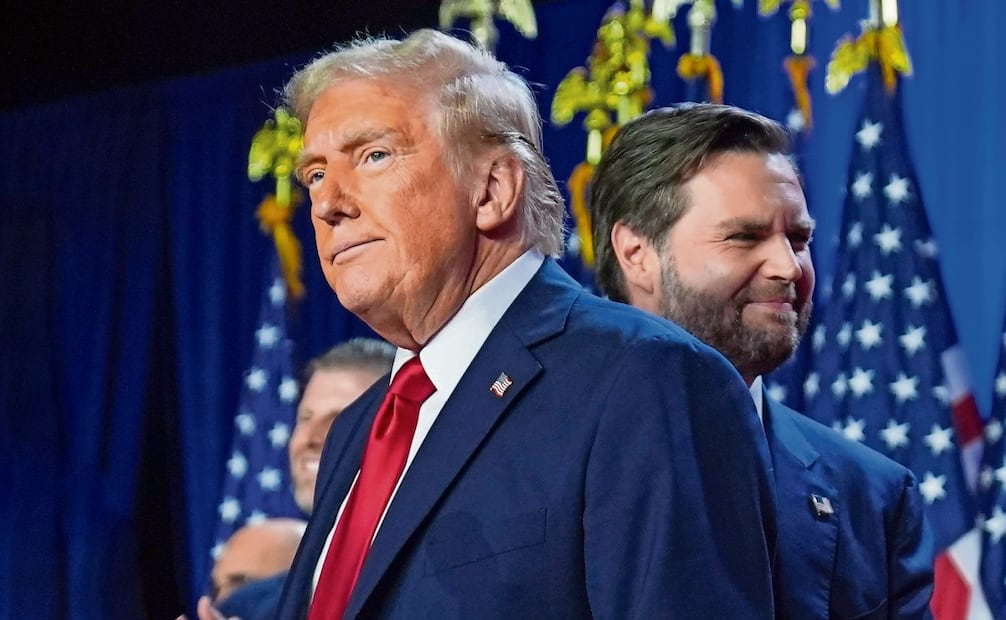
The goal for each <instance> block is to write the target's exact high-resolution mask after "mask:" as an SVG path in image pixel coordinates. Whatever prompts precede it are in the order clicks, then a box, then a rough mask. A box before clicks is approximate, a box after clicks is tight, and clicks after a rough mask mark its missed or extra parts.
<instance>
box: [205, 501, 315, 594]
mask: <svg viewBox="0 0 1006 620" xmlns="http://www.w3.org/2000/svg"><path fill="white" fill-rule="evenodd" d="M306 525H307V522H306V521H302V520H300V519H286V518H277V519H265V520H263V521H259V522H257V523H250V524H248V525H245V526H244V527H242V528H241V529H239V530H237V531H236V532H234V534H232V535H231V537H230V538H228V539H227V542H226V543H225V544H224V547H223V549H222V550H221V551H220V555H219V556H217V559H216V562H214V563H213V573H212V575H211V581H212V583H213V592H212V597H213V598H214V599H215V600H221V601H222V600H225V599H227V598H228V597H229V596H230V595H231V594H232V593H233V592H235V591H240V589H241V588H242V586H245V585H246V584H249V583H254V582H259V581H262V580H263V579H267V578H269V577H273V576H275V575H277V574H279V575H285V574H286V571H287V570H288V569H289V568H290V564H291V563H292V562H293V556H294V554H295V553H297V546H298V545H299V544H300V537H301V536H303V535H304V526H306Z"/></svg>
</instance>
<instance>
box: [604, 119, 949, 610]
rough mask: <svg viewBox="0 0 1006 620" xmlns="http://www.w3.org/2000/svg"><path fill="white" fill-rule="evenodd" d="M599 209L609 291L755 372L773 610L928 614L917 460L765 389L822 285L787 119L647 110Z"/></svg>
mask: <svg viewBox="0 0 1006 620" xmlns="http://www.w3.org/2000/svg"><path fill="white" fill-rule="evenodd" d="M591 211H592V215H593V224H592V225H593V233H594V241H595V256H596V257H597V279H598V283H599V285H600V287H601V289H602V290H603V291H604V293H605V294H607V295H608V296H609V297H610V298H611V299H613V300H615V301H621V302H624V303H629V304H632V305H634V306H637V307H639V308H642V309H644V310H647V311H649V312H652V313H654V314H658V315H660V316H663V317H665V318H668V319H671V320H672V321H675V322H676V323H678V324H679V325H681V326H682V327H684V328H685V329H687V330H688V331H690V332H691V333H692V334H694V335H695V336H697V337H698V338H699V339H700V340H702V341H703V342H705V343H707V344H709V345H711V346H713V347H715V348H716V349H718V350H719V351H720V352H721V353H722V354H723V355H724V356H726V358H727V359H729V360H730V361H731V362H732V363H733V365H734V366H735V367H736V368H737V370H738V372H739V373H740V374H741V376H742V377H743V378H744V380H745V382H747V384H748V386H749V388H750V391H751V397H752V398H753V399H754V402H755V405H756V408H757V411H758V413H759V415H760V417H761V418H762V421H763V423H764V428H765V433H766V434H767V435H768V439H769V446H770V449H771V453H772V458H773V462H774V465H775V481H776V490H777V496H778V500H777V501H778V506H777V511H778V512H777V514H778V536H779V546H778V554H777V561H776V565H775V570H774V579H775V582H776V586H775V587H776V606H777V612H776V613H777V614H778V617H780V618H854V617H856V618H858V617H867V616H868V617H870V618H921V617H925V616H926V615H927V613H928V604H929V598H930V595H931V593H932V579H933V552H934V550H933V541H932V537H931V534H930V533H929V531H928V529H927V527H926V526H925V523H924V520H923V512H922V502H921V499H920V497H919V493H918V490H917V486H916V481H915V478H914V476H913V475H912V473H911V472H910V471H909V470H907V469H906V468H904V467H902V466H901V465H899V464H897V463H895V462H893V461H891V460H889V459H887V458H886V457H884V456H882V455H881V454H879V453H877V452H875V451H873V450H871V449H869V448H867V447H865V446H863V445H860V444H858V443H855V442H853V441H850V440H848V439H846V438H845V437H843V436H841V435H839V434H838V433H836V432H834V431H833V430H832V429H830V428H827V427H825V426H823V425H821V424H818V423H817V422H814V421H813V420H811V419H809V418H807V417H805V416H803V415H800V414H799V413H797V412H795V411H793V410H792V409H789V408H788V407H786V406H785V405H783V404H781V403H779V402H776V401H774V400H772V399H771V398H769V397H768V396H767V395H766V394H764V392H763V389H762V380H761V375H763V374H765V373H767V372H770V371H772V370H774V369H775V368H777V367H778V366H779V365H780V364H782V363H783V362H784V361H786V360H787V359H788V358H789V357H790V356H791V355H792V354H793V352H794V350H795V349H796V346H797V344H798V343H799V341H800V338H801V337H802V336H803V334H804V331H805V330H806V328H807V324H808V321H809V319H810V313H811V305H812V304H811V298H812V294H813V290H814V268H813V264H812V263H811V256H810V242H811V237H812V233H813V230H814V221H813V220H812V219H811V217H810V215H809V214H808V212H807V204H806V201H805V199H804V195H803V189H802V187H801V185H800V179H799V177H798V175H797V171H796V169H795V167H794V164H793V162H792V161H791V160H790V157H789V136H788V135H787V134H786V132H785V130H783V129H782V128H781V127H780V126H779V125H777V124H776V123H774V122H773V121H771V120H769V119H766V118H764V117H762V116H759V115H757V114H753V113H750V112H747V111H744V110H741V109H739V108H734V107H730V106H718V105H710V104H695V105H687V104H686V105H682V106H679V107H677V108H664V109H660V110H654V111H652V112H649V113H647V114H645V115H643V116H642V117H640V118H637V119H635V120H633V121H631V122H629V123H627V124H626V125H625V126H623V127H622V128H621V129H620V130H619V132H618V134H617V135H616V136H615V139H614V141H613V142H612V144H611V146H610V147H609V149H608V150H607V152H606V153H605V154H604V156H603V157H602V160H601V162H600V164H599V165H598V168H597V170H596V172H595V175H594V179H593V185H592V196H591ZM705 423H706V424H710V425H716V424H719V420H718V419H716V418H715V417H713V416H710V417H709V418H708V419H707V420H706V421H705ZM757 432H759V433H760V432H761V431H757Z"/></svg>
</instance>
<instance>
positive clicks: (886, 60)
mask: <svg viewBox="0 0 1006 620" xmlns="http://www.w3.org/2000/svg"><path fill="white" fill-rule="evenodd" d="M871 60H875V61H877V62H879V63H880V72H881V74H882V75H883V78H884V89H885V90H886V91H887V92H888V94H894V91H895V89H896V88H897V86H898V83H897V76H896V73H900V74H902V75H906V76H907V75H911V74H912V60H911V58H909V56H908V49H907V48H906V47H905V37H904V35H903V34H902V32H901V27H900V26H897V25H895V26H883V27H879V28H872V29H869V30H866V31H864V32H863V34H861V35H860V36H859V38H857V39H853V38H851V37H848V36H846V37H843V38H842V39H841V40H840V41H839V42H838V45H837V46H836V47H835V51H834V52H832V53H831V60H829V61H828V70H827V75H826V76H825V80H824V84H825V88H826V89H827V90H828V92H829V93H831V94H835V93H838V92H841V91H842V89H844V88H845V87H846V85H847V84H848V83H849V80H850V79H851V78H852V76H853V75H855V74H857V73H859V72H861V71H863V70H865V69H866V67H867V65H869V63H870V61H871Z"/></svg>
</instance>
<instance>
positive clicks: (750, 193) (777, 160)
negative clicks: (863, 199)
mask: <svg viewBox="0 0 1006 620" xmlns="http://www.w3.org/2000/svg"><path fill="white" fill-rule="evenodd" d="M683 188H684V190H685V193H686V196H687V202H688V208H687V210H686V212H685V214H684V216H683V218H689V217H690V218H692V219H702V220H707V221H718V220H727V219H733V218H751V219H757V220H770V219H776V218H782V219H784V220H785V221H786V222H787V223H800V224H810V223H811V219H810V216H809V214H808V212H807V201H806V199H805V197H804V194H803V188H802V187H801V185H800V179H799V177H798V176H797V173H796V169H795V168H794V167H793V163H792V162H791V161H790V160H789V158H788V157H786V156H785V155H783V154H781V153H755V152H735V151H729V152H726V153H721V154H719V155H716V156H715V157H713V158H712V159H710V160H709V161H708V162H707V163H706V165H705V166H703V167H702V169H701V170H699V172H697V173H696V174H695V175H694V176H693V177H692V178H691V179H689V180H688V181H687V182H686V183H685V184H684V187H683Z"/></svg>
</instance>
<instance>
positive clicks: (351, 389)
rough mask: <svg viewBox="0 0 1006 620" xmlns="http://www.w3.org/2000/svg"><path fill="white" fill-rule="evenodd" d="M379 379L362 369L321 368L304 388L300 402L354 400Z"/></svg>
mask: <svg viewBox="0 0 1006 620" xmlns="http://www.w3.org/2000/svg"><path fill="white" fill-rule="evenodd" d="M380 377H381V375H380V374H377V373H376V372H374V371H371V370H364V369H362V368H321V369H319V370H316V371H315V372H314V374H312V375H311V378H310V379H309V380H308V382H307V385H305V386H304V396H303V398H302V399H301V402H304V401H311V400H314V399H329V398H332V399H343V400H344V399H349V400H355V399H356V397H357V396H359V395H360V394H362V393H363V392H365V391H366V389H367V388H368V387H370V386H371V385H373V383H374V381H376V380H377V379H379V378H380Z"/></svg>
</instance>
